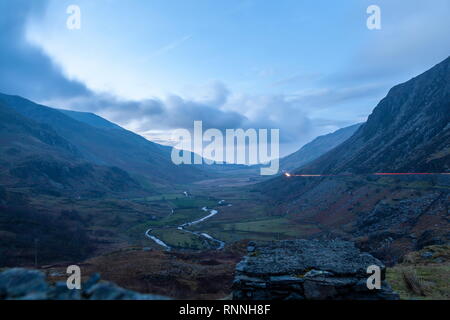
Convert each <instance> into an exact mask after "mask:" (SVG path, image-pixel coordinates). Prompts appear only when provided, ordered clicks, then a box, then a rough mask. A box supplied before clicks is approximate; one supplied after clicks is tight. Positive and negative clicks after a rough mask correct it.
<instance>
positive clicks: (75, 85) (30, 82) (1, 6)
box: [0, 0, 91, 100]
mask: <svg viewBox="0 0 450 320" xmlns="http://www.w3.org/2000/svg"><path fill="white" fill-rule="evenodd" d="M46 6H47V1H44V0H33V1H29V0H14V1H6V0H1V1H0V48H1V50H0V90H1V91H2V92H4V93H9V94H17V95H21V96H26V97H30V98H32V99H36V100H40V99H49V98H54V97H73V96H77V95H90V94H91V93H90V92H89V90H88V89H87V88H86V86H85V85H84V84H82V83H80V82H77V81H71V80H69V79H67V77H65V76H64V75H63V74H62V72H61V70H60V69H59V67H58V66H56V65H55V64H54V63H53V62H52V60H51V59H50V58H49V57H48V56H46V55H45V53H43V52H42V50H41V49H39V48H37V47H36V46H34V45H32V44H30V43H29V42H27V40H26V37H25V32H26V27H27V24H28V22H29V21H30V20H31V19H38V18H39V17H41V16H42V15H43V14H44V12H45V8H46Z"/></svg>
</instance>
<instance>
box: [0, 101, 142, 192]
mask: <svg viewBox="0 0 450 320" xmlns="http://www.w3.org/2000/svg"><path fill="white" fill-rule="evenodd" d="M0 142H1V146H0V154H1V161H0V170H1V174H0V183H1V185H2V186H3V187H8V188H32V190H33V191H34V192H38V193H41V192H43V193H50V194H70V195H71V196H74V195H91V196H92V195H100V194H104V193H122V192H127V193H129V192H133V193H141V194H142V193H143V192H144V191H143V190H142V188H141V187H140V185H139V183H137V182H136V181H134V180H133V179H132V178H131V177H130V176H129V175H128V173H126V172H125V171H123V170H121V169H119V168H114V167H108V166H100V165H94V164H92V163H88V162H86V161H85V160H83V158H82V154H81V152H80V151H79V150H78V149H77V148H76V147H75V146H74V145H72V144H71V143H70V142H68V141H67V140H65V139H64V138H62V137H61V136H59V135H58V134H57V133H56V132H55V131H54V130H53V129H52V128H51V127H49V126H48V125H45V124H40V123H37V122H35V121H33V120H31V119H27V118H25V117H23V116H22V115H20V114H19V113H17V112H16V111H14V110H12V109H10V108H8V107H6V106H5V105H4V104H3V103H2V102H0Z"/></svg>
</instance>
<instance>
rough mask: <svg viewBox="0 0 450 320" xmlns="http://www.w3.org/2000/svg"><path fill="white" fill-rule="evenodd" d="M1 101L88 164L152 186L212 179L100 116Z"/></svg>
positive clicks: (11, 99) (23, 101)
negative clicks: (59, 139)
mask: <svg viewBox="0 0 450 320" xmlns="http://www.w3.org/2000/svg"><path fill="white" fill-rule="evenodd" d="M0 101H2V102H3V103H4V104H5V105H6V106H8V107H10V108H12V109H14V110H15V111H17V112H18V113H20V114H21V115H22V116H24V117H26V118H29V119H31V120H34V121H36V122H38V123H40V124H45V125H48V126H50V127H52V128H53V129H54V131H55V132H56V133H57V134H58V135H59V136H61V137H63V138H64V139H66V140H67V141H70V143H72V144H73V145H74V146H75V147H76V148H77V149H78V150H79V151H80V153H81V155H82V156H83V158H84V159H85V160H87V161H90V162H93V163H96V164H99V165H107V166H115V167H118V168H121V169H123V170H126V171H128V172H130V173H133V174H137V175H140V176H144V177H146V178H147V179H149V180H150V182H151V183H157V184H164V185H168V184H173V183H188V182H192V181H195V180H200V179H202V178H205V177H206V176H208V175H211V173H209V174H206V173H204V171H203V170H201V169H200V168H198V167H196V166H191V165H182V166H176V165H174V164H173V163H172V161H171V158H170V151H171V148H169V147H165V146H161V145H158V144H156V143H153V142H150V141H148V140H146V139H145V138H143V137H141V136H139V135H137V134H134V133H132V132H130V131H127V130H125V129H122V128H120V127H117V128H116V127H115V126H114V125H112V124H111V125H106V124H107V123H108V122H107V121H106V120H104V119H102V118H100V117H98V116H95V117H94V116H93V115H89V114H82V113H74V112H67V111H63V112H61V111H59V110H57V109H53V108H49V107H46V106H43V105H38V104H36V103H33V102H31V101H29V100H26V99H24V98H21V97H18V96H10V95H4V94H0ZM75 118H77V119H78V120H76V119H75ZM79 120H80V121H79ZM88 123H89V124H88Z"/></svg>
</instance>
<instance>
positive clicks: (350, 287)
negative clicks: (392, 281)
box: [233, 240, 399, 300]
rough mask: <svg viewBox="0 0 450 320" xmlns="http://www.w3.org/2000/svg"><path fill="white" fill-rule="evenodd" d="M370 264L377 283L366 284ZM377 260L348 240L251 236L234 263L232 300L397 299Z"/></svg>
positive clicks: (382, 267)
mask: <svg viewBox="0 0 450 320" xmlns="http://www.w3.org/2000/svg"><path fill="white" fill-rule="evenodd" d="M371 265H376V266H379V267H380V269H381V279H382V280H383V281H382V287H381V289H379V290H378V289H373V290H369V289H368V287H367V279H368V277H369V276H370V275H371V274H368V273H367V268H368V267H369V266H371ZM385 271H386V268H385V266H384V265H383V263H382V262H381V261H379V260H378V259H376V258H374V257H373V256H372V255H370V254H368V253H362V252H360V251H359V249H357V248H356V247H355V246H354V244H353V243H352V242H348V241H318V240H287V241H275V242H270V243H254V242H251V243H250V244H249V247H248V255H247V256H245V257H244V259H243V260H242V261H241V262H240V263H239V264H238V265H237V266H236V277H235V280H234V284H233V299H236V300H270V299H282V300H304V299H310V300H324V299H334V300H336V299H338V300H350V299H355V300H396V299H399V297H398V295H397V294H396V293H395V292H393V291H392V289H391V288H390V286H389V285H388V284H387V283H386V282H385V281H384V279H385Z"/></svg>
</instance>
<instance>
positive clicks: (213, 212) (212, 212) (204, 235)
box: [145, 200, 230, 251]
mask: <svg viewBox="0 0 450 320" xmlns="http://www.w3.org/2000/svg"><path fill="white" fill-rule="evenodd" d="M224 202H225V200H220V201H219V204H220V205H221V204H223V203H224ZM228 206H230V205H228ZM202 211H205V212H209V214H208V215H206V216H204V217H203V218H200V219H198V220H195V221H191V222H186V223H183V224H182V225H180V226H178V227H177V229H178V230H181V231H184V232H188V233H191V234H194V235H196V236H198V237H202V238H206V239H208V240H210V241H213V242H215V243H217V244H218V247H217V250H221V249H223V248H224V247H225V242H223V241H221V240H219V239H216V238H213V237H212V236H211V235H209V234H207V233H205V232H199V231H191V230H187V229H186V228H187V227H190V226H193V225H196V224H199V223H202V222H203V221H205V220H207V219H209V218H212V217H214V216H215V215H216V214H218V213H219V211H218V210H215V209H211V210H210V209H208V208H207V207H203V208H202ZM171 214H173V209H172V212H171ZM150 232H152V229H148V230H147V231H146V232H145V236H146V237H147V238H149V239H151V240H153V241H154V242H155V243H156V244H158V245H160V246H161V247H164V249H166V250H167V251H170V250H171V249H172V248H171V247H170V246H169V245H168V244H166V243H165V242H164V241H162V240H161V239H159V238H157V237H155V236H154V235H152V234H151V233H150Z"/></svg>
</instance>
